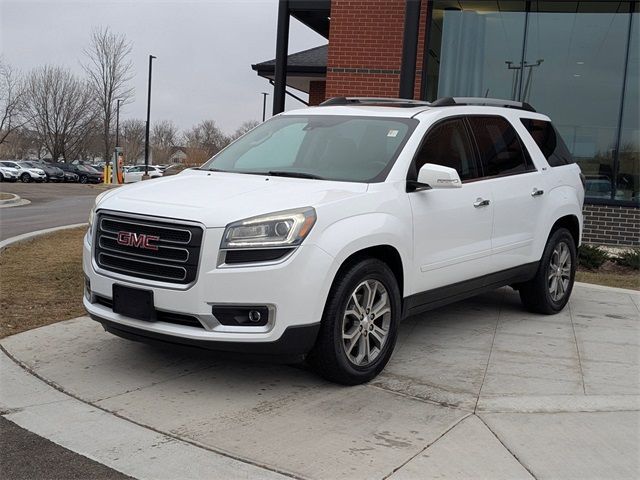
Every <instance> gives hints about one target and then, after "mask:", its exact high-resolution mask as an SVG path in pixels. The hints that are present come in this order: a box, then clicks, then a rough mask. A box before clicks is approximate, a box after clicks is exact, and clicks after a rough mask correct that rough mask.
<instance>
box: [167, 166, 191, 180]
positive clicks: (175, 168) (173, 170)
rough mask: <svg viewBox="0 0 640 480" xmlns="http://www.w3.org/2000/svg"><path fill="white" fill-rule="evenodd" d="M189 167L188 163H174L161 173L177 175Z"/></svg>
mask: <svg viewBox="0 0 640 480" xmlns="http://www.w3.org/2000/svg"><path fill="white" fill-rule="evenodd" d="M189 168H190V167H189V166H188V165H185V164H184V163H176V164H174V165H170V166H169V167H167V169H166V170H165V171H164V172H163V173H162V176H163V177H168V176H171V175H177V174H179V173H181V172H184V171H185V170H187V169H189Z"/></svg>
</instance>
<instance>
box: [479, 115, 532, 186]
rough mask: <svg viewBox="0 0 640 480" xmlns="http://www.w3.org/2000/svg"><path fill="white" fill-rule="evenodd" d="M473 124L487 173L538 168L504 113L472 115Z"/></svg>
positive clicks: (481, 159) (503, 172)
mask: <svg viewBox="0 0 640 480" xmlns="http://www.w3.org/2000/svg"><path fill="white" fill-rule="evenodd" d="M469 124H470V125H471V130H472V131H473V136H474V138H475V140H476V145H477V146H478V151H479V153H480V161H481V163H482V169H483V171H484V176H485V177H495V176H504V175H515V174H518V173H525V172H528V171H533V170H535V167H534V166H533V163H532V162H531V159H530V158H529V156H528V154H527V153H526V151H525V150H524V147H523V146H522V143H521V142H520V137H518V134H517V132H516V131H515V129H514V128H513V126H512V125H511V124H510V123H509V122H508V121H507V120H506V119H505V118H502V117H496V116H471V117H469Z"/></svg>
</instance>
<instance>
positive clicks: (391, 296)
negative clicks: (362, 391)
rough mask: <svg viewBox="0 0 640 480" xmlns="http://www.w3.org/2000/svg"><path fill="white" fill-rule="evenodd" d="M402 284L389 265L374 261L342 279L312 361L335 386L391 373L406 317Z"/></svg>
mask: <svg viewBox="0 0 640 480" xmlns="http://www.w3.org/2000/svg"><path fill="white" fill-rule="evenodd" d="M400 305H401V297H400V289H399V288H398V282H397V280H396V278H395V276H394V274H393V272H392V271H391V269H390V268H389V267H388V266H387V264H385V263H384V262H382V261H380V260H378V259H374V258H368V259H364V260H361V261H359V262H357V263H354V264H353V265H351V266H350V267H348V268H347V269H345V270H344V271H342V272H341V273H340V274H339V277H337V278H336V280H335V282H334V284H333V286H332V287H331V291H330V293H329V297H328V299H327V304H326V305H325V309H324V314H323V316H322V322H321V325H320V331H319V333H318V339H317V340H316V344H315V346H314V348H313V350H312V351H311V353H310V355H309V360H310V362H311V363H312V364H313V366H314V367H315V369H316V370H317V371H318V373H319V374H320V375H322V376H323V377H325V378H326V379H328V380H331V381H333V382H337V383H342V384H345V385H358V384H360V383H364V382H368V381H369V380H371V379H372V378H374V377H375V376H376V375H378V373H380V371H382V369H383V368H384V367H385V365H386V364H387V362H388V361H389V358H390V357H391V354H392V352H393V348H394V346H395V342H396V334H397V329H398V323H399V321H400V315H401V307H400Z"/></svg>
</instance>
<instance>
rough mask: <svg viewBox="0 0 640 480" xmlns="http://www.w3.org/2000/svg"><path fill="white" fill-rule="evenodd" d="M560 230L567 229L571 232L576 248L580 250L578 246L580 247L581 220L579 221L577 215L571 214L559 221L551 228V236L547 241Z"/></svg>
mask: <svg viewBox="0 0 640 480" xmlns="http://www.w3.org/2000/svg"><path fill="white" fill-rule="evenodd" d="M560 228H566V229H567V230H569V232H570V233H571V236H572V237H573V241H574V243H575V246H576V248H578V246H579V245H580V220H578V217H577V216H576V215H573V214H569V215H564V216H563V217H560V218H559V219H557V220H556V221H555V223H554V224H553V225H552V226H551V230H550V231H549V236H548V237H547V239H548V238H550V237H551V235H553V233H554V232H555V231H556V230H558V229H560Z"/></svg>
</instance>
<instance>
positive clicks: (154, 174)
mask: <svg viewBox="0 0 640 480" xmlns="http://www.w3.org/2000/svg"><path fill="white" fill-rule="evenodd" d="M148 168H149V177H150V178H158V177H161V176H162V171H161V170H160V168H159V167H158V166H156V165H149V167H148ZM143 175H144V165H136V166H134V167H132V168H130V169H129V170H127V171H126V172H124V183H134V182H139V181H140V180H142V176H143Z"/></svg>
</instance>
